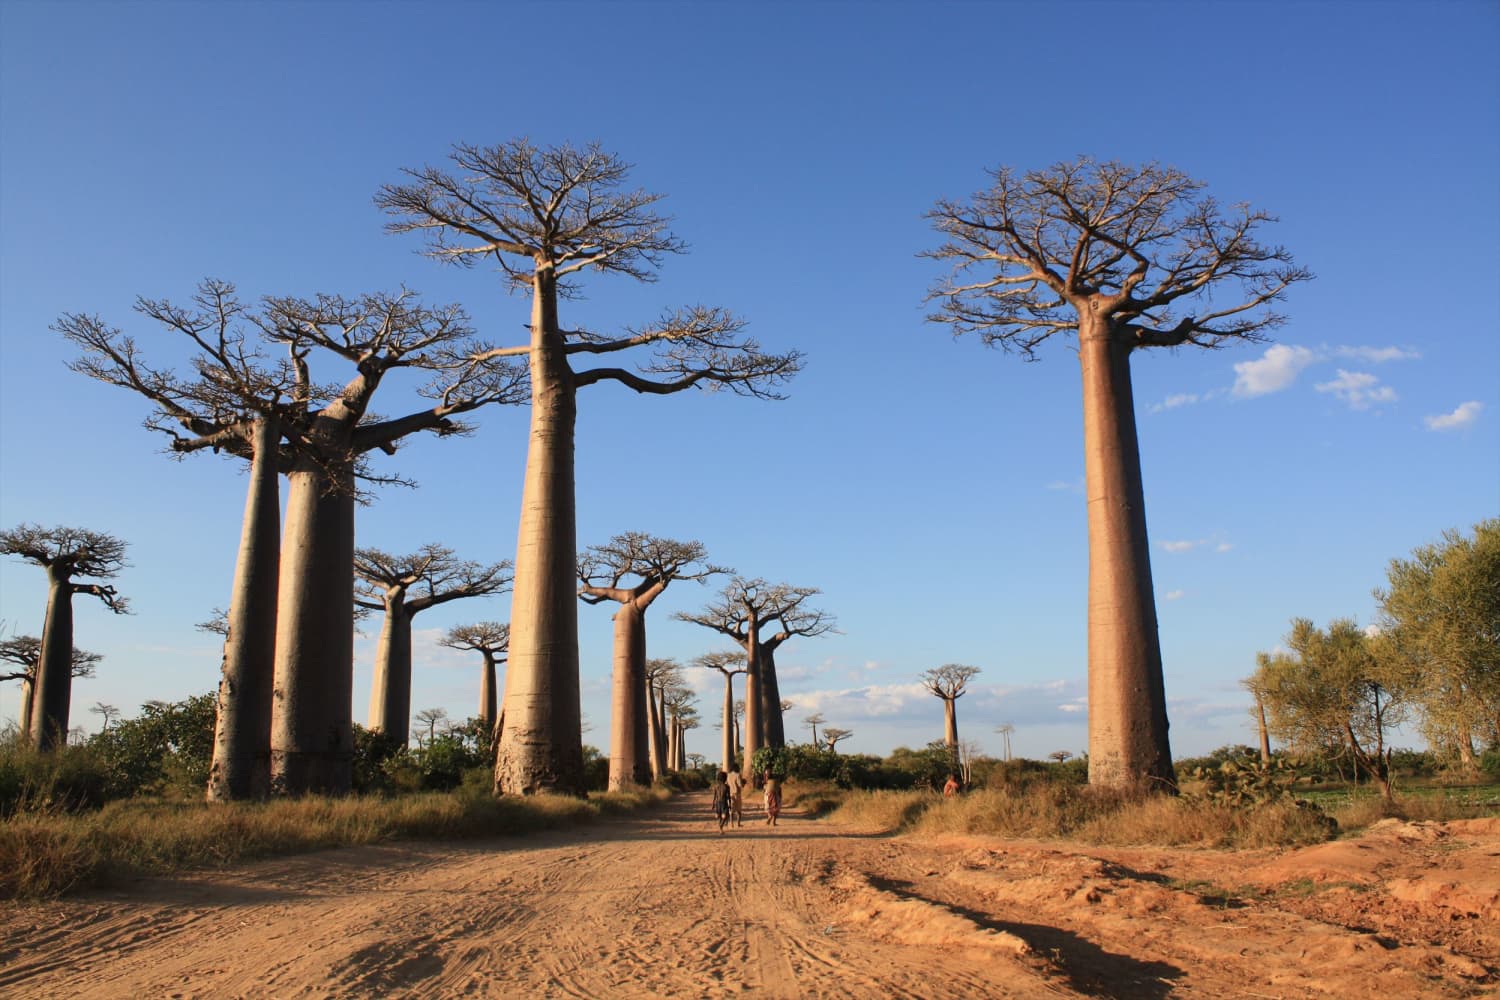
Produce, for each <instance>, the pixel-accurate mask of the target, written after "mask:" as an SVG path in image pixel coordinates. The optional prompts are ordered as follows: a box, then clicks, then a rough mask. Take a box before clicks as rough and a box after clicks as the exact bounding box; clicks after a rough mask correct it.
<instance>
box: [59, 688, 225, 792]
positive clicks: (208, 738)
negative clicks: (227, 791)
mask: <svg viewBox="0 0 1500 1000" xmlns="http://www.w3.org/2000/svg"><path fill="white" fill-rule="evenodd" d="M216 702H217V698H216V696H215V695H213V694H202V695H194V696H193V697H191V698H184V699H183V700H182V701H178V702H165V701H148V702H146V704H144V705H142V706H141V714H140V715H138V716H136V717H135V718H133V719H125V720H122V721H119V722H116V723H115V724H113V725H112V726H110V727H109V728H108V729H105V730H103V731H101V732H99V733H96V734H94V736H93V737H92V738H91V739H90V740H89V742H88V746H89V748H90V749H91V750H93V751H94V752H95V753H97V754H98V755H99V757H100V759H101V760H102V761H103V763H104V765H105V769H106V771H107V773H108V775H109V797H110V798H126V797H129V796H132V795H140V794H145V793H159V792H164V791H168V790H177V791H181V792H182V793H184V794H187V795H196V794H197V793H198V792H199V791H200V790H201V789H202V788H203V785H204V782H206V781H207V780H208V769H209V764H210V763H211V761H212V760H213V752H214V717H215V708H216Z"/></svg>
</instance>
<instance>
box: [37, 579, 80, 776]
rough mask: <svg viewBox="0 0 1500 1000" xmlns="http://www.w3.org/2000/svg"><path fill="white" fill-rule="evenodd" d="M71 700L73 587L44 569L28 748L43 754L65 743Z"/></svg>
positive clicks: (70, 582)
mask: <svg viewBox="0 0 1500 1000" xmlns="http://www.w3.org/2000/svg"><path fill="white" fill-rule="evenodd" d="M72 700H73V583H72V581H71V580H70V579H69V577H68V573H67V571H66V570H65V569H63V568H61V567H60V566H58V565H56V564H54V565H49V566H48V567H47V620H46V622H45V624H43V626H42V647H41V651H40V655H39V656H38V657H37V664H36V686H35V687H34V689H33V690H32V693H31V745H32V746H34V747H36V748H37V749H38V750H41V751H43V752H45V751H48V750H53V749H56V748H57V747H59V746H62V745H63V744H64V743H66V742H68V710H69V707H70V706H71V704H72Z"/></svg>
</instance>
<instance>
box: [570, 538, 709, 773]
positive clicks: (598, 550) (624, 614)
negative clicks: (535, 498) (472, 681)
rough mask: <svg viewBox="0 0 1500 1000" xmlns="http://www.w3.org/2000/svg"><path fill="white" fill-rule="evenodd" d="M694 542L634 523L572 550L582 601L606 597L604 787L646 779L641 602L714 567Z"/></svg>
mask: <svg viewBox="0 0 1500 1000" xmlns="http://www.w3.org/2000/svg"><path fill="white" fill-rule="evenodd" d="M706 559H707V552H706V550H705V549H704V548H703V544H702V543H701V542H679V541H674V540H672V539H670V538H657V537H656V536H654V535H647V534H643V533H641V532H638V531H632V532H627V533H625V534H623V535H616V536H615V537H614V538H612V539H610V540H609V542H608V543H606V544H604V545H596V546H593V547H591V548H589V549H587V550H586V551H585V552H584V553H583V554H582V555H581V556H579V558H578V581H579V585H578V596H579V598H580V599H581V600H583V601H584V602H585V603H587V604H601V603H603V602H604V601H613V602H614V603H616V604H618V605H619V608H618V609H616V611H615V613H614V623H615V650H614V688H613V697H612V700H611V711H610V733H609V740H610V744H609V788H610V789H611V790H617V789H621V788H626V787H628V786H630V785H648V784H650V783H651V754H650V751H649V750H648V749H647V740H648V739H649V733H648V728H649V723H648V719H647V713H646V609H647V608H649V607H650V606H651V603H652V602H653V601H655V600H656V599H657V598H658V597H660V596H661V594H662V591H664V590H666V589H667V587H668V586H669V585H670V584H671V583H672V582H673V581H674V580H697V581H699V582H700V583H701V582H702V581H704V580H706V579H708V577H710V576H712V575H713V574H715V573H729V572H732V571H731V570H728V569H725V568H724V567H721V566H712V565H709V564H708V563H707V562H706V561H705V560H706Z"/></svg>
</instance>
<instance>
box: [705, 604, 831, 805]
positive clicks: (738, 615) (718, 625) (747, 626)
mask: <svg viewBox="0 0 1500 1000" xmlns="http://www.w3.org/2000/svg"><path fill="white" fill-rule="evenodd" d="M818 593H819V591H818V590H817V589H816V588H812V587H792V586H790V585H788V584H785V583H779V584H775V585H772V584H768V583H766V581H765V580H762V579H759V578H757V579H753V580H751V579H746V578H744V577H738V576H737V577H735V578H734V579H733V580H731V581H730V582H729V583H728V584H727V585H725V587H724V589H723V590H722V591H720V593H719V597H718V599H717V600H715V601H713V602H712V603H710V604H709V605H707V606H706V607H705V608H704V609H703V610H702V611H698V612H695V613H688V612H680V613H679V614H678V615H677V616H676V617H677V618H678V620H680V621H687V622H692V623H693V624H695V625H701V626H703V627H704V628H708V629H712V630H713V631H715V632H718V633H719V634H721V635H725V636H728V637H729V638H730V639H733V640H734V641H735V642H737V643H739V644H740V646H741V648H743V649H744V650H745V655H746V663H745V729H744V742H745V753H744V762H743V766H742V770H743V773H744V775H745V778H746V780H751V781H753V780H754V779H755V777H756V776H755V774H754V773H753V772H754V765H753V763H752V759H753V758H754V756H755V751H757V750H759V749H760V748H761V747H763V746H770V747H780V746H784V745H785V744H786V735H785V729H784V727H783V722H782V716H781V694H780V691H779V689H778V686H777V683H776V660H775V652H776V649H777V647H779V646H780V645H781V644H782V643H783V642H785V641H786V640H787V639H789V638H791V637H792V636H794V635H803V636H813V635H823V634H824V633H826V632H831V631H833V630H834V619H833V616H832V615H829V614H827V613H826V612H823V611H818V610H814V609H811V608H807V607H805V603H806V601H807V600H808V599H809V598H811V597H813V596H814V595H816V594H818ZM772 625H776V626H779V628H778V629H777V631H775V632H773V633H771V634H770V635H766V634H765V631H766V629H767V627H768V626H772Z"/></svg>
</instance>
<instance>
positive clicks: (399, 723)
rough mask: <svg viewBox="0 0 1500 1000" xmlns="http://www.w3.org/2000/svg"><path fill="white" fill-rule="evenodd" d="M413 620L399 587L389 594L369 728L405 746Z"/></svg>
mask: <svg viewBox="0 0 1500 1000" xmlns="http://www.w3.org/2000/svg"><path fill="white" fill-rule="evenodd" d="M411 620H412V612H411V610H410V609H409V608H408V607H407V606H406V590H405V589H404V588H399V587H398V588H393V589H392V590H391V591H389V592H387V593H386V595H385V621H384V622H383V623H382V625H381V626H380V642H379V644H378V645H377V646H376V648H375V671H374V674H373V676H372V678H371V682H370V718H369V728H370V729H373V730H377V731H379V732H382V733H385V734H387V735H389V736H394V737H396V738H397V740H399V741H400V742H401V743H403V744H404V743H405V742H406V732H407V729H408V728H409V726H410V721H409V720H410V719H411Z"/></svg>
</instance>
